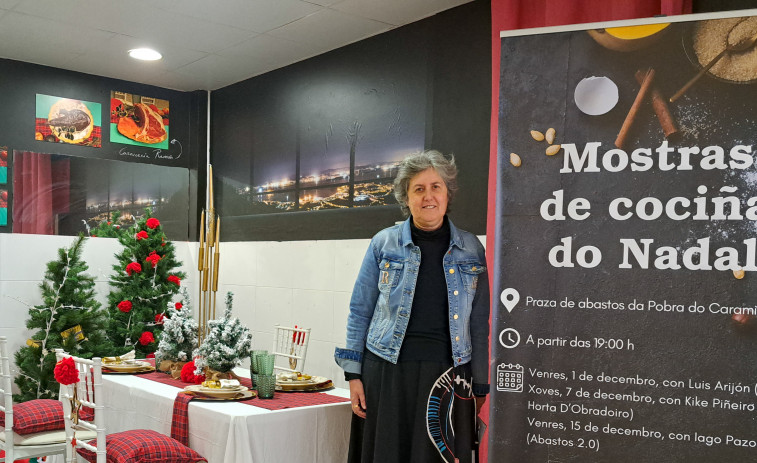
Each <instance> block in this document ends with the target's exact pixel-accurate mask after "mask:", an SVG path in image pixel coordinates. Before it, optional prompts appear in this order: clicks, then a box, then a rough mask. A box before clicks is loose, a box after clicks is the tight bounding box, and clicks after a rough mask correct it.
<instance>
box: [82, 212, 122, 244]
mask: <svg viewBox="0 0 757 463" xmlns="http://www.w3.org/2000/svg"><path fill="white" fill-rule="evenodd" d="M84 224H85V225H86V224H87V222H86V221H84ZM127 229H128V227H125V226H124V224H123V223H122V220H121V211H113V212H112V213H110V214H109V216H108V219H107V220H103V221H102V222H100V223H99V224H97V226H96V227H95V228H91V229H90V228H89V226H88V225H87V232H88V233H89V234H90V235H91V236H92V237H93V238H94V237H100V238H118V237H119V235H122V234H123V233H124V232H125V231H126V230H127Z"/></svg>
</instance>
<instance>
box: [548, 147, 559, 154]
mask: <svg viewBox="0 0 757 463" xmlns="http://www.w3.org/2000/svg"><path fill="white" fill-rule="evenodd" d="M559 152H560V145H552V146H550V147H549V148H547V151H546V153H547V156H554V155H555V154H557V153H559Z"/></svg>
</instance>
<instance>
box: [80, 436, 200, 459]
mask: <svg viewBox="0 0 757 463" xmlns="http://www.w3.org/2000/svg"><path fill="white" fill-rule="evenodd" d="M89 444H90V445H92V446H96V445H97V440H91V441H89ZM105 448H106V450H107V453H108V463H197V462H201V461H203V462H207V460H206V459H205V458H203V457H202V455H200V454H199V453H197V452H195V451H194V450H192V449H190V448H189V447H187V446H184V445H182V444H180V443H179V441H177V440H176V439H172V438H170V437H168V436H164V435H163V434H161V433H159V432H156V431H150V430H148V429H135V430H133V431H124V432H117V433H113V434H109V435H108V436H106V437H105ZM76 451H77V452H78V453H79V455H81V456H82V457H84V458H85V459H86V460H87V461H88V462H90V463H95V462H96V461H97V455H96V454H95V453H94V452H90V451H89V450H85V449H76Z"/></svg>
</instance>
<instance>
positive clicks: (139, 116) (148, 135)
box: [110, 90, 169, 149]
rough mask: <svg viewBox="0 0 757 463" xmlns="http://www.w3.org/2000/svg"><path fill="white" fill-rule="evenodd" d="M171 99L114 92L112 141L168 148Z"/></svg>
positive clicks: (111, 123)
mask: <svg viewBox="0 0 757 463" xmlns="http://www.w3.org/2000/svg"><path fill="white" fill-rule="evenodd" d="M168 118H169V109H168V101H167V100H161V99H158V98H151V97H147V96H140V95H133V94H131V93H124V92H119V91H115V90H114V91H112V92H110V141H111V143H122V144H124V145H137V146H148V147H152V148H162V149H168Z"/></svg>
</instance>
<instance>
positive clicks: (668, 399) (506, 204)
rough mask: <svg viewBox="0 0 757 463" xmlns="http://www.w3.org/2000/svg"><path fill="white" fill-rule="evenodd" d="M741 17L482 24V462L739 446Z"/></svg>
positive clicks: (746, 410) (750, 381)
mask: <svg viewBox="0 0 757 463" xmlns="http://www.w3.org/2000/svg"><path fill="white" fill-rule="evenodd" d="M755 15H757V10H747V11H741V12H736V13H733V12H732V13H728V14H710V15H693V16H682V17H677V18H675V19H671V18H654V19H650V20H647V21H644V22H642V21H623V22H617V23H603V24H590V25H583V26H581V27H578V28H576V27H571V28H566V27H563V28H550V29H539V30H529V31H517V32H515V33H509V32H508V33H503V34H502V36H501V50H502V51H501V53H502V54H501V69H500V76H501V79H500V89H499V91H500V102H499V116H498V172H497V177H498V190H497V191H498V193H497V214H496V217H497V225H496V249H494V253H495V256H496V257H495V268H494V286H493V292H492V298H493V299H495V302H494V316H493V322H492V346H493V351H492V371H491V374H492V400H493V405H492V409H491V411H492V415H491V418H490V441H489V455H490V460H491V461H503V462H519V463H521V462H558V461H559V462H569V461H570V462H587V461H591V462H639V461H644V462H658V461H665V462H678V461H680V462H694V461H696V462H700V461H702V462H705V461H706V462H725V461H734V462H735V461H755V459H757V413H756V412H757V410H755V408H756V407H757V405H756V404H757V169H756V168H755V159H757V109H756V108H757V47H755V42H756V41H757V16H755ZM670 21H673V22H670ZM705 68H708V69H706V70H705Z"/></svg>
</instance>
